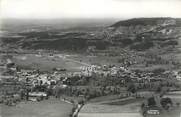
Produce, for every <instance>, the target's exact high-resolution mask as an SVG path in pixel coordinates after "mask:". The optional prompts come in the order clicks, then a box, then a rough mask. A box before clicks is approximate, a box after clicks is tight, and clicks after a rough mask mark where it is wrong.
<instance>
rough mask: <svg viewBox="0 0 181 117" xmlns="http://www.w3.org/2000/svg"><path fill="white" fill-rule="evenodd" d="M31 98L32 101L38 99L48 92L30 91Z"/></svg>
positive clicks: (45, 95)
mask: <svg viewBox="0 0 181 117" xmlns="http://www.w3.org/2000/svg"><path fill="white" fill-rule="evenodd" d="M28 95H29V99H28V100H30V101H38V99H40V98H45V97H47V94H46V93H45V92H29V94H28Z"/></svg>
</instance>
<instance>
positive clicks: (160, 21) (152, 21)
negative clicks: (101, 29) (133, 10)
mask: <svg viewBox="0 0 181 117" xmlns="http://www.w3.org/2000/svg"><path fill="white" fill-rule="evenodd" d="M165 24H169V25H171V24H172V25H181V19H175V18H163V17H162V18H134V19H129V20H125V21H119V22H117V23H115V24H113V25H112V26H111V27H119V26H136V25H142V26H146V25H150V26H153V25H165Z"/></svg>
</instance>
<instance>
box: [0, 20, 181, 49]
mask: <svg viewBox="0 0 181 117" xmlns="http://www.w3.org/2000/svg"><path fill="white" fill-rule="evenodd" d="M88 24H90V25H91V23H88ZM88 24H87V25H88ZM55 25H56V23H53V25H51V23H50V24H49V25H48V26H50V27H51V28H49V27H48V26H39V25H35V26H36V27H35V26H34V27H31V26H29V25H26V23H25V22H24V23H23V26H26V28H25V29H26V30H22V31H19V32H16V33H15V32H13V31H12V32H13V33H11V34H8V35H6V36H4V37H2V38H1V40H2V43H3V45H5V46H6V45H7V46H10V47H12V46H15V47H21V48H27V49H52V50H69V51H86V49H87V48H88V47H89V46H96V48H97V49H107V48H108V47H109V46H117V47H120V48H128V49H131V50H136V51H145V50H148V49H150V48H155V47H156V48H164V47H172V48H173V47H178V46H180V45H181V42H180V40H181V39H180V38H181V19H178V18H168V17H167V18H134V19H129V20H124V21H119V22H116V23H114V24H112V25H110V26H107V27H105V26H104V27H101V26H95V27H90V25H88V27H86V26H84V27H83V28H82V27H77V28H75V27H74V28H72V29H65V30H62V29H61V30H60V29H57V28H55V27H59V26H58V24H57V25H56V26H55ZM8 26H9V27H8V28H10V29H11V30H16V29H18V28H13V26H12V27H11V25H8ZM54 26H55V27H54ZM16 27H18V25H16ZM5 28H6V27H4V28H3V29H5Z"/></svg>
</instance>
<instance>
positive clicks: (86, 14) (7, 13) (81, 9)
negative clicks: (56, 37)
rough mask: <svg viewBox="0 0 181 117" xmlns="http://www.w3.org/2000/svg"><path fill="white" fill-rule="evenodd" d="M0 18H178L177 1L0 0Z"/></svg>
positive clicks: (179, 2)
mask: <svg viewBox="0 0 181 117" xmlns="http://www.w3.org/2000/svg"><path fill="white" fill-rule="evenodd" d="M0 17H1V18H28V19H36V18H39V19H42V18H43V19H54V18H133V17H181V0H0Z"/></svg>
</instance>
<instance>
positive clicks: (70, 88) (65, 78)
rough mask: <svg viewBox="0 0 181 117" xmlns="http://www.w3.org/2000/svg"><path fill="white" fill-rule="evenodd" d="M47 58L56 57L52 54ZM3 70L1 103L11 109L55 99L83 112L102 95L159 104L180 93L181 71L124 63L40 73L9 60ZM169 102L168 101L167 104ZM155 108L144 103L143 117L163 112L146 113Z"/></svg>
mask: <svg viewBox="0 0 181 117" xmlns="http://www.w3.org/2000/svg"><path fill="white" fill-rule="evenodd" d="M48 56H50V57H51V58H53V57H56V56H55V55H53V54H49V55H48ZM68 60H72V59H68ZM73 62H80V63H81V61H76V60H74V61H73ZM1 69H3V70H2V71H4V72H3V73H1V77H0V78H1V79H0V83H1V85H0V86H1V87H0V93H1V97H0V102H1V103H2V104H5V105H8V106H16V105H18V103H19V102H21V101H33V102H37V103H38V102H39V101H42V100H48V99H49V98H52V97H53V98H57V99H63V100H68V101H69V102H71V103H75V102H76V105H77V104H78V105H79V104H81V106H79V109H81V108H80V107H82V106H83V105H84V104H86V103H89V101H90V100H92V99H93V100H94V99H96V98H99V97H102V96H111V95H112V96H113V97H114V96H115V95H117V96H116V97H117V98H118V99H122V98H123V99H125V100H127V99H128V101H129V98H130V97H132V98H133V100H135V101H136V100H137V99H143V100H147V99H148V100H151V101H153V100H154V98H153V97H159V99H158V98H157V101H158V100H161V99H162V97H164V95H166V94H167V93H169V92H175V91H180V90H181V87H180V86H181V85H180V81H181V72H180V71H168V70H167V71H166V70H163V69H156V70H154V71H140V70H132V69H129V67H127V63H125V64H122V66H117V65H93V64H92V65H90V64H85V63H84V66H83V64H82V66H81V67H79V71H68V70H67V69H66V68H53V69H52V70H51V71H41V70H39V69H22V68H19V67H17V65H16V63H14V62H13V61H12V60H11V59H9V58H7V59H4V60H1ZM160 97H161V98H160ZM132 98H131V100H132ZM76 99H79V101H75V100H76ZM163 99H165V98H163ZM166 100H167V101H168V100H171V99H170V98H169V99H166ZM170 102H171V101H168V104H170ZM123 103H124V101H123ZM153 103H154V101H153ZM173 103H175V105H177V106H179V105H180V102H179V101H177V102H172V103H171V105H170V107H171V106H172V105H173ZM155 105H156V103H155ZM155 105H154V104H153V105H152V104H151V103H150V102H149V101H148V102H147V104H146V103H143V104H142V106H141V107H140V108H142V111H143V115H145V113H147V114H148V115H149V114H153V115H154V114H160V112H155V111H144V110H145V109H148V108H149V106H150V108H152V106H154V108H155ZM166 105H167V102H166ZM162 106H163V105H162ZM76 107H77V106H76ZM76 107H75V108H76ZM159 107H161V106H159ZM159 107H158V108H159ZM164 107H165V108H167V109H168V108H169V107H166V106H165V103H164ZM148 110H149V109H148ZM74 112H76V114H75V113H74ZM73 113H74V114H72V116H75V115H76V116H77V114H78V111H76V109H74V110H73Z"/></svg>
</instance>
